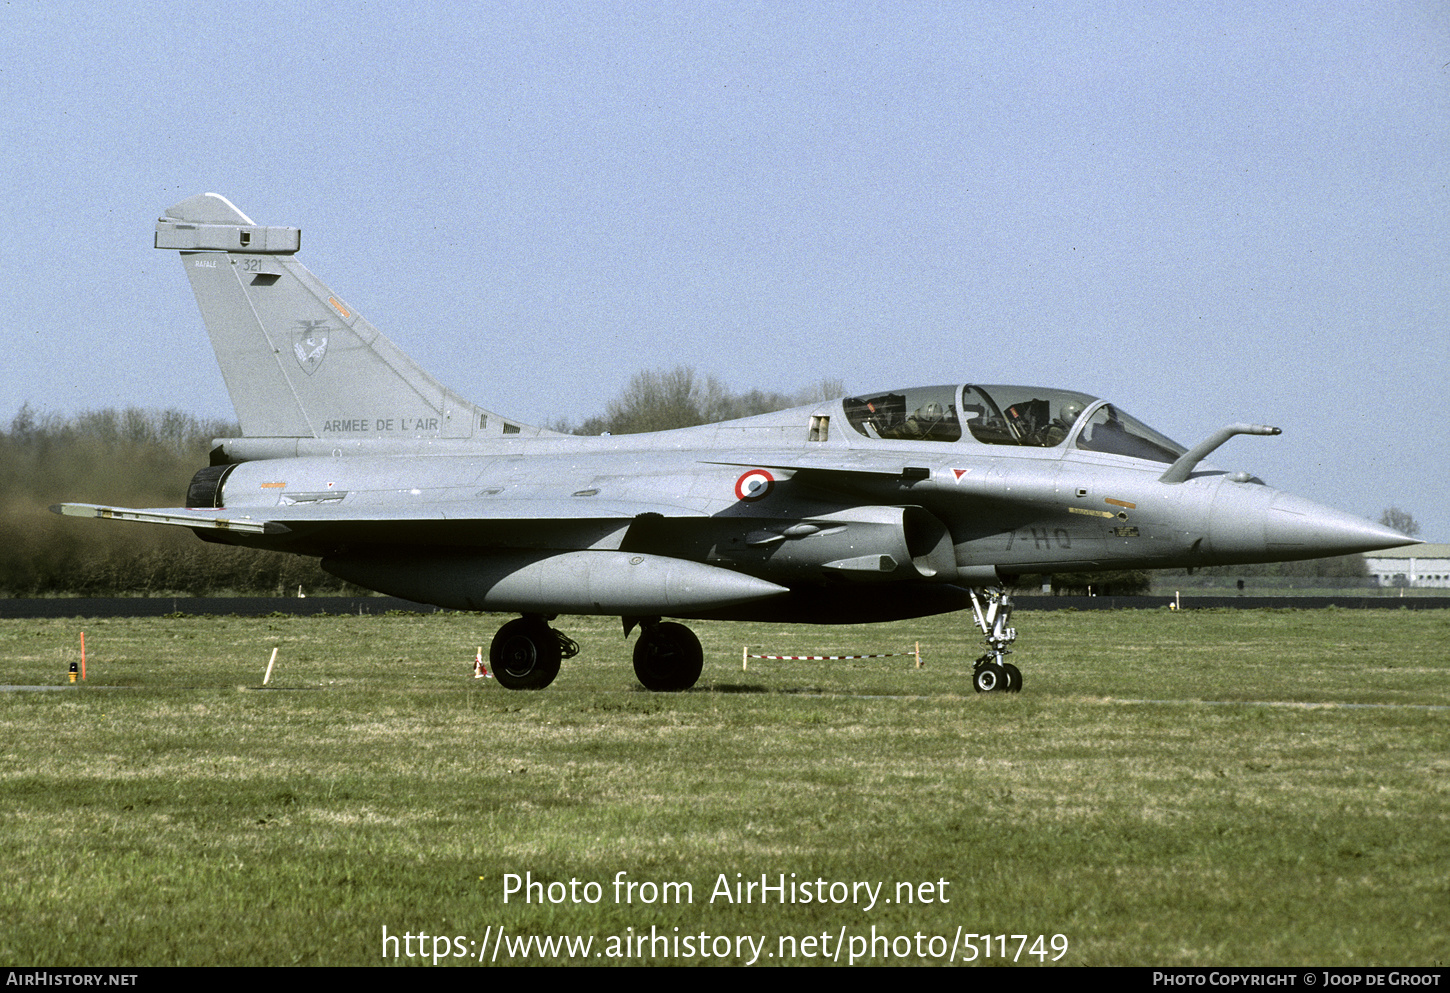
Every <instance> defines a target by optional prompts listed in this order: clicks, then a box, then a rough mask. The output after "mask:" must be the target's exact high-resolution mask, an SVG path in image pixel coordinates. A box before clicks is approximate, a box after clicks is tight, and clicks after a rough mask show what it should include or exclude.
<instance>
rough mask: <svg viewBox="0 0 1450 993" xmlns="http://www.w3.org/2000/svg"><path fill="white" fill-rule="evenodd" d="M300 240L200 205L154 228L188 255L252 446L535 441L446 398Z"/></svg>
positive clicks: (524, 429) (222, 208)
mask: <svg viewBox="0 0 1450 993" xmlns="http://www.w3.org/2000/svg"><path fill="white" fill-rule="evenodd" d="M301 241H302V232H301V231H300V230H299V229H297V228H284V227H265V226H262V225H258V224H255V223H254V222H253V221H252V219H251V218H249V217H247V215H245V214H243V213H242V212H241V211H240V210H238V209H237V208H236V207H235V206H233V205H232V204H231V202H230V201H228V200H227V199H226V198H225V197H222V196H218V195H217V194H215V193H203V194H198V195H197V196H194V197H191V198H190V199H187V200H183V201H182V202H181V203H179V204H177V205H176V206H174V207H171V208H170V209H169V210H167V211H166V214H165V216H163V217H162V218H161V219H160V220H159V221H157V223H156V247H157V248H168V249H175V250H178V251H180V252H181V261H182V264H183V265H184V266H185V267H186V275H187V277H188V278H189V279H190V280H191V288H192V290H193V291H195V293H196V301H197V303H198V304H199V305H200V306H201V314H202V318H203V320H205V322H206V329H207V333H208V334H209V335H210V336H211V343H212V348H213V349H214V350H215V352H216V357H217V361H218V363H220V365H221V369H222V376H223V378H225V380H226V384H227V390H228V392H230V393H231V396H232V405H233V406H234V407H236V411H237V419H238V420H239V421H240V422H241V426H242V434H243V435H244V436H245V437H248V438H338V439H360V438H389V439H405V438H471V437H478V436H488V435H506V434H507V435H514V434H539V433H540V431H539V429H537V428H532V427H528V426H526V425H523V424H520V423H518V422H516V421H511V420H508V419H505V418H503V417H499V416H498V415H496V414H493V413H491V412H489V411H487V410H484V409H483V408H481V407H478V406H475V405H474V404H472V403H469V402H468V401H467V400H464V399H463V398H462V397H460V396H458V395H457V394H456V393H453V392H452V391H451V390H448V389H447V388H445V387H444V386H443V385H442V384H440V383H439V382H438V381H437V380H435V379H434V378H433V377H432V376H430V375H429V374H428V373H427V372H425V371H424V370H423V369H422V368H421V367H420V366H419V365H418V364H417V363H416V362H414V361H413V360H412V359H410V358H409V357H408V356H407V355H405V354H404V353H403V352H402V351H401V350H400V349H399V348H398V347H397V346H396V345H394V344H393V343H392V342H391V341H389V340H388V339H387V338H386V337H385V336H383V334H382V333H381V332H379V331H378V329H377V328H375V327H373V326H372V325H371V324H369V323H368V321H367V320H366V319H365V318H363V317H362V315H360V314H359V313H358V312H357V311H356V310H354V309H353V308H351V307H349V306H348V305H347V304H345V303H343V301H342V299H341V298H340V297H338V296H337V295H336V294H335V293H333V292H332V291H331V290H329V289H328V288H327V287H326V286H324V285H323V284H322V283H321V282H320V281H319V280H318V279H317V277H315V276H313V275H312V273H310V272H308V271H307V268H306V267H305V266H303V265H302V263H300V262H298V261H297V260H296V259H295V258H294V255H295V253H296V252H297V251H298V249H299V248H300V247H301Z"/></svg>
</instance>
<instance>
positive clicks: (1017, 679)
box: [1002, 662, 1022, 693]
mask: <svg viewBox="0 0 1450 993" xmlns="http://www.w3.org/2000/svg"><path fill="white" fill-rule="evenodd" d="M1002 668H1003V669H1004V670H1006V672H1007V692H1008V693H1020V692H1022V670H1021V669H1019V668H1017V667H1016V666H1015V665H1013V664H1012V663H1011V662H1003V663H1002Z"/></svg>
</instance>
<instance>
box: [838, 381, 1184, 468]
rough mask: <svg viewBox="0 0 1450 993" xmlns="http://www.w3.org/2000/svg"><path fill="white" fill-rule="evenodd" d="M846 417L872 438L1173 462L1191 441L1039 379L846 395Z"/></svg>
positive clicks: (1093, 398) (1093, 399) (859, 430)
mask: <svg viewBox="0 0 1450 993" xmlns="http://www.w3.org/2000/svg"><path fill="white" fill-rule="evenodd" d="M844 404H845V407H846V420H847V421H849V422H850V424H851V427H853V428H855V429H856V431H857V432H859V433H860V434H863V435H865V436H866V437H868V438H881V439H885V440H895V441H944V442H955V441H961V440H962V435H963V428H964V427H965V429H966V434H967V435H969V436H970V437H971V439H972V440H973V441H975V442H978V443H980V444H984V445H1015V446H1019V447H1029V448H1057V447H1059V446H1062V445H1063V444H1064V443H1066V442H1068V441H1069V439H1071V445H1072V447H1074V448H1078V449H1081V450H1083V451H1089V452H1107V453H1109V454H1113V455H1126V456H1128V457H1130V458H1137V459H1148V460H1150V461H1153V462H1163V463H1169V464H1171V463H1173V462H1175V461H1176V460H1177V459H1178V456H1180V455H1182V454H1183V453H1184V452H1185V451H1187V449H1186V448H1184V447H1183V446H1182V445H1180V444H1178V443H1177V442H1176V441H1173V440H1172V439H1171V438H1167V437H1165V436H1163V435H1161V434H1159V433H1158V432H1157V431H1154V430H1153V429H1152V428H1150V427H1148V426H1147V425H1146V424H1144V423H1143V422H1142V421H1139V420H1137V419H1136V418H1133V417H1130V416H1128V415H1127V414H1125V413H1123V412H1122V411H1121V410H1119V409H1117V408H1116V407H1114V406H1113V405H1112V404H1109V403H1104V402H1103V401H1101V400H1099V399H1098V398H1097V397H1092V396H1088V395H1087V394H1086V393H1073V392H1070V391H1068V390H1049V389H1042V388H1041V387H1035V386H974V385H972V384H968V385H966V386H922V387H916V388H913V389H906V390H900V391H893V392H891V393H882V394H878V395H877V396H870V397H848V398H846V400H845V401H844Z"/></svg>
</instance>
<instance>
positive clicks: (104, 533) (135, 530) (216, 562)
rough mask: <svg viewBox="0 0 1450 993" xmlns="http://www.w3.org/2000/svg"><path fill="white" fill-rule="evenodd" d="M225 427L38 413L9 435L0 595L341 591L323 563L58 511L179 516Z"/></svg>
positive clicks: (3, 472)
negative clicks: (157, 511) (85, 507)
mask: <svg viewBox="0 0 1450 993" xmlns="http://www.w3.org/2000/svg"><path fill="white" fill-rule="evenodd" d="M238 433H239V431H238V428H237V425H235V424H233V423H228V422H226V421H208V420H198V419H197V418H195V417H193V416H191V415H190V414H186V413H183V412H181V411H177V410H165V411H150V410H142V409H139V408H135V407H131V408H127V409H125V410H119V411H118V410H113V409H108V410H99V411H88V412H86V413H82V414H77V415H74V416H71V417H63V416H61V415H59V414H52V413H40V412H37V411H36V410H35V409H33V408H32V407H31V406H30V405H29V404H26V405H25V406H23V407H21V408H20V411H19V412H18V413H17V414H16V415H15V416H14V418H13V419H12V420H11V421H10V425H9V429H8V430H6V431H4V432H3V433H0V596H12V597H14V596H46V595H55V594H74V595H78V596H113V595H118V594H150V595H161V594H172V595H179V596H202V595H217V594H226V593H236V594H251V595H261V594H278V593H295V592H296V590H297V588H298V586H301V587H302V588H303V589H304V590H306V591H307V592H309V593H312V592H319V593H327V592H340V591H342V590H343V589H345V588H346V585H345V584H343V583H342V582H341V581H340V580H338V579H336V578H334V577H332V576H329V575H327V574H326V573H324V572H323V571H322V570H321V569H319V568H318V567H317V563H316V560H314V559H307V558H301V557H298V556H295V555H282V554H280V553H277V552H260V551H255V550H252V549H242V548H232V547H229V546H224V545H214V544H210V543H207V542H203V541H199V540H197V538H196V537H195V536H194V535H192V534H191V533H190V532H189V531H186V530H184V529H182V528H166V527H153V526H149V525H144V524H128V523H116V522H113V521H88V520H83V519H77V518H73V517H66V518H62V517H59V516H57V515H55V514H52V513H50V511H49V509H48V508H49V507H50V506H51V505H52V504H57V503H98V504H106V505H120V506H128V507H177V506H180V505H181V504H182V503H183V502H184V499H185V496H186V487H187V484H188V483H189V482H190V481H191V477H192V475H193V474H194V473H195V472H196V470H197V469H199V468H201V467H202V466H204V465H206V464H207V460H208V451H209V449H210V447H211V441H212V439H213V438H222V437H229V436H234V435H236V434H238Z"/></svg>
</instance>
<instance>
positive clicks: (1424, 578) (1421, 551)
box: [1364, 544, 1450, 587]
mask: <svg viewBox="0 0 1450 993" xmlns="http://www.w3.org/2000/svg"><path fill="white" fill-rule="evenodd" d="M1364 564H1365V566H1366V568H1368V569H1369V575H1370V578H1371V579H1374V580H1376V581H1377V582H1378V583H1379V584H1380V585H1381V586H1418V587H1427V586H1440V587H1450V545H1428V544H1427V545H1409V546H1406V547H1404V548H1391V549H1389V550H1388V551H1383V552H1367V553H1365V556H1364Z"/></svg>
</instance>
